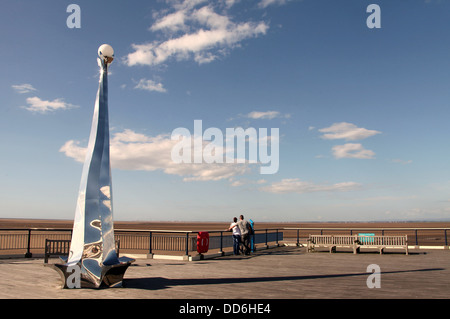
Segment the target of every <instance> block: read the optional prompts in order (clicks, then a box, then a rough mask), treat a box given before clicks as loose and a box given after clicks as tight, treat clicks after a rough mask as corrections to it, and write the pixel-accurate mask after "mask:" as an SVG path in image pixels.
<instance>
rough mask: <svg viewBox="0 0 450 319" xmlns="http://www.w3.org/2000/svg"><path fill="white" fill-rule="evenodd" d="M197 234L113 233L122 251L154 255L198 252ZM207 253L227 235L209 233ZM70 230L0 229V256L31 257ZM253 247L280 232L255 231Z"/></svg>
mask: <svg viewBox="0 0 450 319" xmlns="http://www.w3.org/2000/svg"><path fill="white" fill-rule="evenodd" d="M198 233H199V232H197V231H174V230H123V229H117V230H115V231H114V235H115V239H116V240H119V241H120V249H121V252H124V251H125V252H142V253H148V254H153V253H155V252H158V253H161V254H168V253H169V254H170V253H174V252H177V253H181V254H183V253H184V254H185V255H189V254H190V253H192V252H196V251H197V234H198ZM208 233H209V235H210V237H209V250H215V249H218V250H219V251H220V252H222V251H223V249H224V248H229V247H232V246H233V241H232V237H231V234H230V232H226V231H210V232H208ZM71 237H72V229H56V228H28V229H19V228H16V229H11V228H4V229H0V254H1V253H3V254H5V253H6V252H10V253H12V252H16V253H20V252H23V251H24V250H25V251H26V252H25V257H31V256H32V252H33V251H34V252H36V251H40V250H42V251H43V250H44V249H45V240H46V239H59V240H70V239H71ZM252 239H253V243H254V245H255V246H256V245H261V244H265V245H266V246H268V244H269V243H270V242H275V243H276V244H277V245H278V243H279V241H281V240H283V232H280V231H279V230H278V229H262V230H255V234H254V235H253V236H252Z"/></svg>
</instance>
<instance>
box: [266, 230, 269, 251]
mask: <svg viewBox="0 0 450 319" xmlns="http://www.w3.org/2000/svg"><path fill="white" fill-rule="evenodd" d="M268 247H269V245H267V228H266V248H268Z"/></svg>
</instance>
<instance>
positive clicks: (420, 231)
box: [284, 227, 450, 246]
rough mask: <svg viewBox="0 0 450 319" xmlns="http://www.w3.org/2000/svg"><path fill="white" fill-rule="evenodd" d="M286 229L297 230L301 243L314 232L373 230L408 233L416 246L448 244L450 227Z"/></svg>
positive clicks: (336, 233) (343, 232)
mask: <svg viewBox="0 0 450 319" xmlns="http://www.w3.org/2000/svg"><path fill="white" fill-rule="evenodd" d="M284 230H285V231H290V232H291V233H292V232H293V231H294V232H296V242H297V245H299V244H300V243H301V242H302V241H303V242H305V243H306V241H307V239H308V237H309V235H313V234H320V235H326V234H333V235H338V234H350V235H354V234H358V232H367V231H371V232H373V233H374V235H379V236H387V235H403V236H404V235H407V236H408V240H409V244H410V245H415V246H419V245H422V246H448V245H449V242H448V233H449V230H450V228H432V227H429V228H426V227H422V228H406V227H405V228H402V227H386V228H322V227H312V228H311V227H309V228H302V227H299V228H294V227H292V228H284Z"/></svg>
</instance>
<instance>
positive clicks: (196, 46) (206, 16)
mask: <svg viewBox="0 0 450 319" xmlns="http://www.w3.org/2000/svg"><path fill="white" fill-rule="evenodd" d="M203 3H204V1H202V0H196V1H183V2H176V3H175V4H174V5H173V7H172V10H174V11H173V12H170V13H164V14H163V15H161V16H160V17H159V18H157V20H156V22H155V23H154V24H153V25H152V26H151V27H150V29H149V30H150V31H152V32H157V31H160V32H162V33H163V35H164V36H165V40H161V41H153V42H151V43H143V44H132V48H133V50H134V52H132V53H130V54H128V55H127V57H126V58H125V63H126V64H127V65H128V66H135V65H147V66H154V65H158V64H161V63H164V62H166V61H168V60H170V59H175V60H177V61H181V60H189V59H193V60H194V61H195V62H197V63H198V64H203V63H210V62H212V61H214V60H215V59H217V58H218V57H219V56H220V55H224V54H226V52H227V51H228V50H230V49H232V48H234V47H236V46H239V43H240V42H241V41H243V40H246V39H249V38H254V37H258V36H260V35H264V34H266V32H267V30H268V28H269V26H268V25H267V24H266V23H265V22H251V21H247V22H240V23H238V22H234V21H232V20H231V19H230V17H228V16H227V15H225V14H219V13H217V12H215V11H214V10H215V7H214V6H213V4H208V5H203ZM200 5H203V6H201V7H200V8H197V7H199V6H200Z"/></svg>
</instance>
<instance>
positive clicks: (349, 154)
mask: <svg viewBox="0 0 450 319" xmlns="http://www.w3.org/2000/svg"><path fill="white" fill-rule="evenodd" d="M332 151H333V155H334V157H335V158H359V159H372V158H374V157H375V153H374V152H373V151H371V150H366V149H365V148H364V147H363V146H362V145H361V144H359V143H347V144H344V145H336V146H333V148H332Z"/></svg>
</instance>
